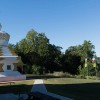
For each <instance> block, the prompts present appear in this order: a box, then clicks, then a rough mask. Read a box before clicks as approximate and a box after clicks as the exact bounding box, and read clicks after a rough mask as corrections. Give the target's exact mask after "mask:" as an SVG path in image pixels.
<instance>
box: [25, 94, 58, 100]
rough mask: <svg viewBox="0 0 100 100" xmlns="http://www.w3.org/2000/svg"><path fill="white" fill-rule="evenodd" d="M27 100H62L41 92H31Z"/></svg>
mask: <svg viewBox="0 0 100 100" xmlns="http://www.w3.org/2000/svg"><path fill="white" fill-rule="evenodd" d="M26 100H60V99H58V98H56V97H52V96H50V95H47V94H44V93H41V92H30V93H29V94H28V98H27V99H26Z"/></svg>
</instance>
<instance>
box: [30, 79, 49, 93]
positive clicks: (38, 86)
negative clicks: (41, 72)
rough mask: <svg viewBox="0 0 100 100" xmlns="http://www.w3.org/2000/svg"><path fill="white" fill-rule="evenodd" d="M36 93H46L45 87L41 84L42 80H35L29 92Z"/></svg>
mask: <svg viewBox="0 0 100 100" xmlns="http://www.w3.org/2000/svg"><path fill="white" fill-rule="evenodd" d="M36 91H38V92H42V93H45V94H46V93H47V90H46V87H45V85H44V84H43V80H40V79H37V80H35V82H34V85H33V87H32V89H31V92H36Z"/></svg>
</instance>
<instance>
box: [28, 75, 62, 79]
mask: <svg viewBox="0 0 100 100" xmlns="http://www.w3.org/2000/svg"><path fill="white" fill-rule="evenodd" d="M50 78H61V77H60V76H53V75H27V80H30V79H50Z"/></svg>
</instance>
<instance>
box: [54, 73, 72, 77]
mask: <svg viewBox="0 0 100 100" xmlns="http://www.w3.org/2000/svg"><path fill="white" fill-rule="evenodd" d="M53 75H54V76H60V77H72V75H71V74H69V73H67V72H65V73H64V72H54V73H53Z"/></svg>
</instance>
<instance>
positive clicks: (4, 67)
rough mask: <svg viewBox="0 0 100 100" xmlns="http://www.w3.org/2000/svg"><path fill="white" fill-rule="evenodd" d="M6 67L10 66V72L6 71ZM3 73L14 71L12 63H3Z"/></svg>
mask: <svg viewBox="0 0 100 100" xmlns="http://www.w3.org/2000/svg"><path fill="white" fill-rule="evenodd" d="M7 65H11V70H7ZM2 68H3V71H4V72H6V71H13V70H14V65H13V64H12V63H5V64H4V65H3V66H2Z"/></svg>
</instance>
